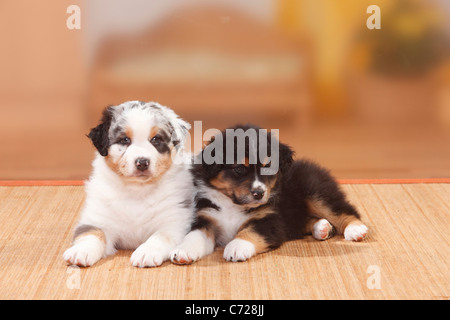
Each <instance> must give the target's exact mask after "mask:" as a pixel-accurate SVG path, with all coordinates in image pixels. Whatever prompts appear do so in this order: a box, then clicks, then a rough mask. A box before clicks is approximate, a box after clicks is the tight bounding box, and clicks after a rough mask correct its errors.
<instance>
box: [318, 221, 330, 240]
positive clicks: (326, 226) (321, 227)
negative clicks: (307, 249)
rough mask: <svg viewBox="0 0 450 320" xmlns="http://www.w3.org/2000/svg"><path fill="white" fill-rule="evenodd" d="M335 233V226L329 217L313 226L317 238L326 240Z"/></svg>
mask: <svg viewBox="0 0 450 320" xmlns="http://www.w3.org/2000/svg"><path fill="white" fill-rule="evenodd" d="M332 234H333V226H332V225H331V224H330V223H329V222H328V220H327V219H320V220H319V221H317V222H316V223H315V224H314V226H313V237H314V238H315V239H316V240H326V239H328V238H331V236H332Z"/></svg>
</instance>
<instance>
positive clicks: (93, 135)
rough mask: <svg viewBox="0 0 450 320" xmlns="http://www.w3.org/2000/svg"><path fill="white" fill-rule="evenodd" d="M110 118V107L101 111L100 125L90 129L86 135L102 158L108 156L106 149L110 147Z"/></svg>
mask: <svg viewBox="0 0 450 320" xmlns="http://www.w3.org/2000/svg"><path fill="white" fill-rule="evenodd" d="M112 118H113V114H112V106H109V107H107V108H106V109H105V110H104V111H103V115H102V119H101V120H100V124H99V125H98V126H97V127H95V128H92V129H91V131H90V132H89V134H88V135H87V137H88V138H89V139H91V141H92V143H93V144H94V146H95V147H96V148H97V150H98V152H99V153H100V154H101V155H102V156H103V157H106V156H107V155H108V148H109V146H110V141H109V137H108V135H109V127H110V126H111V121H112Z"/></svg>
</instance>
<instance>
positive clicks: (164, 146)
mask: <svg viewBox="0 0 450 320" xmlns="http://www.w3.org/2000/svg"><path fill="white" fill-rule="evenodd" d="M169 142H170V137H169V136H168V135H167V133H165V132H164V131H162V130H160V131H159V132H158V133H157V134H156V135H155V136H154V137H152V138H151V139H150V143H151V144H152V145H153V146H154V147H155V149H156V150H157V151H158V152H159V153H169V152H170V148H169Z"/></svg>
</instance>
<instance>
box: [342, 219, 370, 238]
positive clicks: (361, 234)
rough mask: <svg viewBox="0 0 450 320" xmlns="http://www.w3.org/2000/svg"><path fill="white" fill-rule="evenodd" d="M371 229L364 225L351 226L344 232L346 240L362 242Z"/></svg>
mask: <svg viewBox="0 0 450 320" xmlns="http://www.w3.org/2000/svg"><path fill="white" fill-rule="evenodd" d="M368 232H369V229H368V228H367V227H366V226H365V225H364V224H362V223H361V224H349V225H348V226H347V228H345V230H344V238H345V240H348V241H362V240H364V239H365V238H366V236H367V233H368Z"/></svg>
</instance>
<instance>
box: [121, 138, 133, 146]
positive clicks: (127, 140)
mask: <svg viewBox="0 0 450 320" xmlns="http://www.w3.org/2000/svg"><path fill="white" fill-rule="evenodd" d="M118 144H121V145H123V146H128V145H130V144H131V139H130V138H128V137H126V136H125V137H123V138H122V139H120V140H119V142H118Z"/></svg>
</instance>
